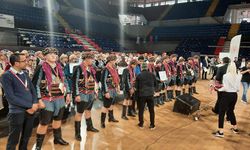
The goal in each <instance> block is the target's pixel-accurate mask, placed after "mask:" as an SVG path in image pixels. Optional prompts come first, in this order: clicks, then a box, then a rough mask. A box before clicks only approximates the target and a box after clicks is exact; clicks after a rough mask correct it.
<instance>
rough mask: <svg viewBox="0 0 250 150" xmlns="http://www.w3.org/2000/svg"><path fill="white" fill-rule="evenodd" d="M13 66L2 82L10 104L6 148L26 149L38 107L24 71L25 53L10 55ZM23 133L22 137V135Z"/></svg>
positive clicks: (33, 90)
mask: <svg viewBox="0 0 250 150" xmlns="http://www.w3.org/2000/svg"><path fill="white" fill-rule="evenodd" d="M10 63H11V66H12V67H11V68H10V69H9V70H8V71H6V72H5V73H4V74H3V75H2V77H1V83H2V85H3V89H4V92H5V96H6V99H7V101H8V104H9V114H8V121H9V137H8V141H7V145H6V150H15V149H16V146H17V144H18V143H19V149H20V150H26V149H27V146H28V142H29V139H30V137H31V134H32V129H33V123H34V118H35V117H34V113H35V112H36V111H37V109H38V101H37V95H36V91H35V88H34V86H33V84H32V82H31V80H30V78H29V76H28V75H27V74H26V73H25V72H24V71H23V69H25V68H26V65H27V58H26V56H25V55H24V54H21V53H20V54H12V55H11V56H10ZM20 135H21V137H20Z"/></svg>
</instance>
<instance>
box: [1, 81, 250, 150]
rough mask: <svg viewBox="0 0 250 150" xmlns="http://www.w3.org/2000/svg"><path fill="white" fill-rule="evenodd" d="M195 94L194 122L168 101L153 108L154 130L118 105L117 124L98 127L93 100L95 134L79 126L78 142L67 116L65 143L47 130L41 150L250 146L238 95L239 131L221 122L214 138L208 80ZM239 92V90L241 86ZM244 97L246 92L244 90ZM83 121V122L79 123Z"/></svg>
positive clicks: (249, 121) (247, 112)
mask: <svg viewBox="0 0 250 150" xmlns="http://www.w3.org/2000/svg"><path fill="white" fill-rule="evenodd" d="M197 86H198V90H197V91H198V92H199V94H198V95H195V97H196V98H198V99H199V100H200V101H201V109H203V108H207V107H209V109H208V110H206V109H205V110H203V111H201V114H200V115H201V117H200V119H199V120H198V121H194V120H193V117H192V116H185V115H182V114H177V113H174V112H172V108H173V104H174V102H168V103H166V104H165V105H164V106H161V107H159V108H156V109H155V111H156V129H155V130H153V131H151V130H149V129H148V126H149V117H148V112H146V113H145V114H144V115H145V128H144V129H139V128H138V127H137V123H138V121H137V117H136V118H129V119H130V120H129V121H124V120H122V119H120V117H121V105H116V107H115V111H114V112H115V117H116V118H117V119H119V120H120V122H119V123H108V122H107V120H106V128H105V129H100V107H101V103H100V102H99V101H96V104H95V108H94V109H93V114H92V118H93V121H94V125H95V127H97V128H98V129H100V132H99V133H86V131H85V128H86V126H85V125H83V126H82V128H83V129H82V137H83V140H82V142H77V141H76V140H74V119H73V118H70V119H68V120H67V122H66V123H65V124H64V125H63V127H62V134H63V137H64V139H65V140H67V141H68V142H70V145H69V146H66V147H65V146H59V145H54V144H53V134H52V132H49V134H47V135H46V139H45V141H44V144H43V150H236V149H237V150H249V149H250V136H249V135H248V134H249V133H250V104H249V105H246V104H243V103H242V102H241V101H240V98H241V92H240V94H239V97H238V102H237V104H236V108H235V112H236V117H237V122H238V126H239V129H240V134H233V133H232V132H231V131H230V124H229V123H228V122H225V130H224V134H225V137H224V138H223V139H220V138H216V137H214V136H213V135H212V132H213V131H215V130H216V129H217V116H216V115H214V114H213V113H212V111H211V107H210V106H213V105H214V103H215V100H216V93H215V92H213V93H212V94H211V93H210V91H209V81H208V80H206V81H204V80H200V81H199V82H198V85H197ZM241 91H242V89H241ZM248 97H250V94H249V93H248ZM83 124H85V121H84V122H83ZM35 136H36V135H35V130H34V133H33V136H32V138H31V140H30V144H29V147H28V149H29V150H30V149H32V147H33V146H34V144H35V140H36V138H35ZM6 141H7V138H2V139H0V150H4V149H5V146H6Z"/></svg>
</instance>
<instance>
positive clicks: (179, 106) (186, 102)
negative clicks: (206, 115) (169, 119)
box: [173, 94, 200, 115]
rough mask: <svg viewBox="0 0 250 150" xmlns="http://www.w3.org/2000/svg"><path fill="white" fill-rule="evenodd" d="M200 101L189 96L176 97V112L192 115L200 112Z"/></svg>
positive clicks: (174, 109)
mask: <svg viewBox="0 0 250 150" xmlns="http://www.w3.org/2000/svg"><path fill="white" fill-rule="evenodd" d="M199 108H200V101H199V100H198V99H196V98H194V97H193V96H190V95H189V94H184V95H180V96H177V97H176V101H175V103H174V108H173V111H174V112H178V113H182V114H185V115H190V114H192V113H193V112H195V111H197V110H199Z"/></svg>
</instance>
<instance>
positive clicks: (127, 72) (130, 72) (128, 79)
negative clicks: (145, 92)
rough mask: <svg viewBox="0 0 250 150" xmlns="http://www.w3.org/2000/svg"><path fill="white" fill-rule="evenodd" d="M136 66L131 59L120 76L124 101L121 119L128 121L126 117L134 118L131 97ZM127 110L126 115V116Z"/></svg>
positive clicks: (133, 90) (135, 61)
mask: <svg viewBox="0 0 250 150" xmlns="http://www.w3.org/2000/svg"><path fill="white" fill-rule="evenodd" d="M136 65H137V60H135V59H133V60H131V61H130V63H129V66H128V67H127V68H126V69H124V71H123V74H122V84H123V86H124V87H123V93H124V101H123V106H122V119H124V120H128V117H127V115H128V116H131V117H135V114H134V112H133V110H132V99H133V98H132V97H133V95H134V92H135V89H134V86H135V78H136V76H135V71H134V68H135V67H136ZM127 108H128V114H127Z"/></svg>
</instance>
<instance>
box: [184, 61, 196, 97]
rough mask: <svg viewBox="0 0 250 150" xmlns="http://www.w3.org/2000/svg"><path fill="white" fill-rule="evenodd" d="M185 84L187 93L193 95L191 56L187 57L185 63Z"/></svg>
mask: <svg viewBox="0 0 250 150" xmlns="http://www.w3.org/2000/svg"><path fill="white" fill-rule="evenodd" d="M185 68H186V71H185V85H187V86H188V94H189V95H193V90H192V84H193V81H194V65H193V62H192V58H188V62H187V63H186V65H185Z"/></svg>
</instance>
